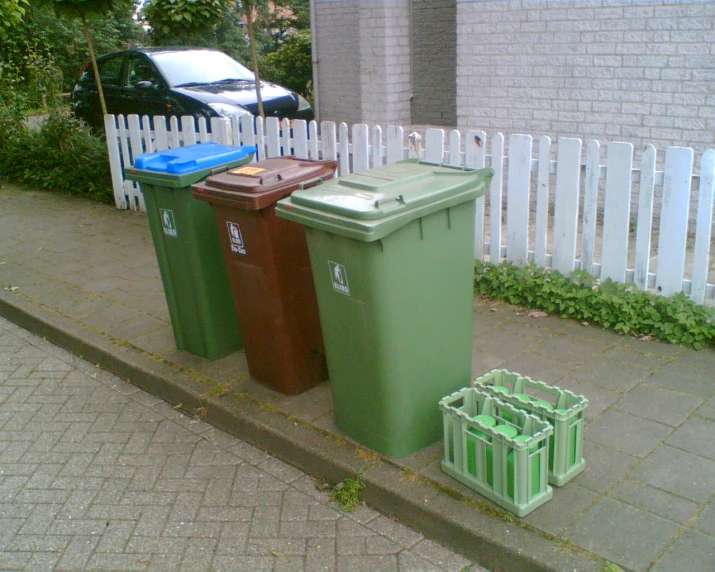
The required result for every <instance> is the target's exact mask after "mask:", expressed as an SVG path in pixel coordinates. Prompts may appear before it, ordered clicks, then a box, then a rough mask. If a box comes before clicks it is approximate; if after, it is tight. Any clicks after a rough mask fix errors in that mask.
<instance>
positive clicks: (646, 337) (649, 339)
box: [638, 335, 653, 342]
mask: <svg viewBox="0 0 715 572" xmlns="http://www.w3.org/2000/svg"><path fill="white" fill-rule="evenodd" d="M638 339H639V340H640V341H642V342H650V341H651V340H652V339H653V336H651V335H648V336H641V337H640V338H638Z"/></svg>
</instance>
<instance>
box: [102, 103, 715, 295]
mask: <svg viewBox="0 0 715 572" xmlns="http://www.w3.org/2000/svg"><path fill="white" fill-rule="evenodd" d="M152 124H153V128H152ZM105 129H106V133H107V146H108V149H109V157H110V166H111V170H112V182H113V185H114V195H115V200H116V205H117V208H120V209H134V210H142V211H143V210H144V201H143V197H142V194H141V191H140V189H139V188H138V186H137V185H136V184H135V183H133V182H131V181H127V180H125V179H124V176H123V166H125V165H126V166H128V165H131V164H132V163H133V159H134V157H135V156H137V155H139V154H141V153H147V152H152V151H160V150H165V149H171V148H175V147H179V146H182V145H190V144H193V143H197V142H205V141H217V142H221V143H224V144H232V145H256V146H257V158H258V159H259V160H260V159H265V158H266V157H277V156H280V155H296V156H298V157H300V158H305V159H333V160H337V161H338V164H339V167H338V174H339V175H340V176H343V175H347V174H349V173H351V172H358V171H362V170H365V169H369V168H371V167H374V166H378V165H382V164H386V163H394V162H395V161H398V160H401V159H404V158H407V157H418V158H422V159H425V160H428V161H434V162H440V163H442V162H444V163H451V164H456V165H466V166H469V167H477V168H479V167H485V166H490V167H492V168H493V169H494V171H495V174H494V178H493V180H492V183H491V187H490V189H489V190H488V192H487V194H486V195H485V196H484V197H482V198H480V199H478V200H477V212H476V221H475V222H476V232H475V237H474V256H475V258H477V259H479V260H490V261H491V262H495V263H498V262H500V261H502V260H508V261H510V262H513V263H514V264H517V265H522V264H525V263H527V262H534V263H536V264H538V265H541V266H544V267H550V268H554V269H556V270H558V271H560V272H561V273H563V274H567V275H568V274H569V273H571V272H572V271H574V270H585V271H587V272H589V273H590V274H592V275H593V276H595V277H597V278H600V279H606V278H611V279H613V280H615V281H618V282H633V283H634V284H635V285H636V287H638V288H640V289H651V290H654V291H656V292H658V293H661V294H663V295H666V296H670V295H672V294H675V293H677V292H681V291H682V292H684V293H685V294H687V295H689V296H690V297H691V298H692V300H693V301H695V302H697V303H699V304H713V302H714V301H715V283H714V282H715V272H713V270H714V269H715V268H714V267H715V265H713V264H712V263H711V259H710V249H711V245H712V242H713V196H714V191H715V150H713V149H709V150H707V151H706V152H704V153H703V154H702V155H701V156H700V161H699V172H698V173H695V172H694V170H695V165H696V161H695V156H694V153H693V150H692V149H689V148H684V147H668V148H667V149H666V150H665V153H664V156H663V157H662V158H661V159H660V161H659V160H658V156H657V151H656V149H655V147H653V146H652V145H647V146H646V147H645V149H644V150H643V151H642V153H640V163H639V164H638V165H634V149H633V145H632V144H630V143H623V142H611V143H608V144H607V145H606V146H605V148H603V149H602V148H601V145H600V144H599V142H598V141H588V142H587V143H586V145H585V148H584V146H583V144H582V141H581V140H580V139H572V138H562V139H559V141H558V144H552V142H551V140H550V139H549V138H548V137H546V136H544V137H541V138H540V139H539V140H538V142H537V144H536V146H534V141H533V139H532V137H531V136H529V135H511V136H510V137H509V138H508V141H507V140H505V138H504V135H502V134H501V133H496V134H494V135H493V136H492V137H491V139H490V140H488V139H487V135H486V134H485V133H484V132H483V131H477V130H470V131H467V132H465V133H464V134H462V133H461V132H459V131H457V130H453V131H449V132H445V131H444V130H442V129H427V130H426V131H425V132H424V137H422V136H421V135H420V134H418V133H412V134H409V135H407V136H405V132H404V129H403V128H402V127H399V126H389V127H387V128H386V129H385V130H384V132H383V129H382V128H381V127H380V126H374V127H372V128H369V127H368V126H367V125H353V126H352V128H350V129H349V128H348V126H347V124H345V123H340V124H335V123H334V122H329V121H324V122H322V123H321V124H320V128H319V127H318V125H317V124H316V123H315V122H310V123H307V122H305V121H294V122H292V124H291V123H290V122H289V121H287V120H283V121H279V120H278V119H277V118H272V117H269V118H266V119H265V121H264V120H263V119H262V118H260V117H257V118H255V119H254V118H253V117H251V116H244V117H241V118H240V120H238V119H236V118H234V119H231V120H229V119H223V118H214V119H212V120H211V123H210V129H209V128H208V126H207V124H206V122H205V120H204V119H200V120H199V121H198V123H197V122H195V119H194V118H193V117H182V118H181V119H180V120H179V119H177V118H176V117H172V118H170V119H169V120H168V125H167V120H166V118H164V117H154V118H152V120H151V121H150V119H149V118H148V117H146V116H145V117H142V118H140V117H138V116H136V115H130V116H128V117H126V118H125V117H123V116H121V115H119V116H116V117H115V116H112V115H107V116H105ZM488 146H489V150H490V153H489V154H487V147H488ZM534 147H536V148H534ZM582 156H583V157H584V159H583V160H582ZM553 157H555V158H553ZM603 158H605V162H604V163H603V164H602V161H603ZM659 164H662V170H657V168H656V167H657V166H658V165H659ZM691 211H692V212H691ZM658 212H659V216H656V214H657V213H658ZM709 274H710V276H711V277H710V279H708V275H709Z"/></svg>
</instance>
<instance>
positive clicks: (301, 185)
mask: <svg viewBox="0 0 715 572" xmlns="http://www.w3.org/2000/svg"><path fill="white" fill-rule="evenodd" d="M322 184H323V178H322V177H316V178H315V179H310V180H309V181H303V182H302V183H299V184H298V190H299V191H304V190H305V189H310V188H312V187H317V186H318V185H322Z"/></svg>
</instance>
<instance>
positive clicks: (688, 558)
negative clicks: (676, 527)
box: [650, 530, 715, 572]
mask: <svg viewBox="0 0 715 572" xmlns="http://www.w3.org/2000/svg"><path fill="white" fill-rule="evenodd" d="M671 570H687V571H688V572H711V571H712V570H715V539H713V537H712V536H706V535H704V534H700V533H699V532H695V531H693V530H686V531H685V532H683V534H682V536H680V537H679V538H678V539H677V540H676V541H675V542H674V543H673V544H672V546H670V547H669V548H668V550H666V551H665V553H664V554H663V555H662V556H661V557H660V559H659V560H658V561H657V562H656V563H655V565H654V566H653V567H652V568H650V572H670V571H671Z"/></svg>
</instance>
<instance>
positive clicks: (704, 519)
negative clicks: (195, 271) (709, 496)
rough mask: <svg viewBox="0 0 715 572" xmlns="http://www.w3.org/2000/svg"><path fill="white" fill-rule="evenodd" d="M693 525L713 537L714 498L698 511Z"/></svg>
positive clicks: (714, 525) (714, 528)
mask: <svg viewBox="0 0 715 572" xmlns="http://www.w3.org/2000/svg"><path fill="white" fill-rule="evenodd" d="M693 526H694V527H695V528H697V529H698V530H699V531H700V532H703V533H705V534H709V535H710V536H714V537H715V499H713V500H711V501H710V502H709V503H708V504H707V505H706V506H705V508H704V509H703V510H702V511H700V514H699V515H698V518H697V519H696V520H695V522H694V523H693Z"/></svg>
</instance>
